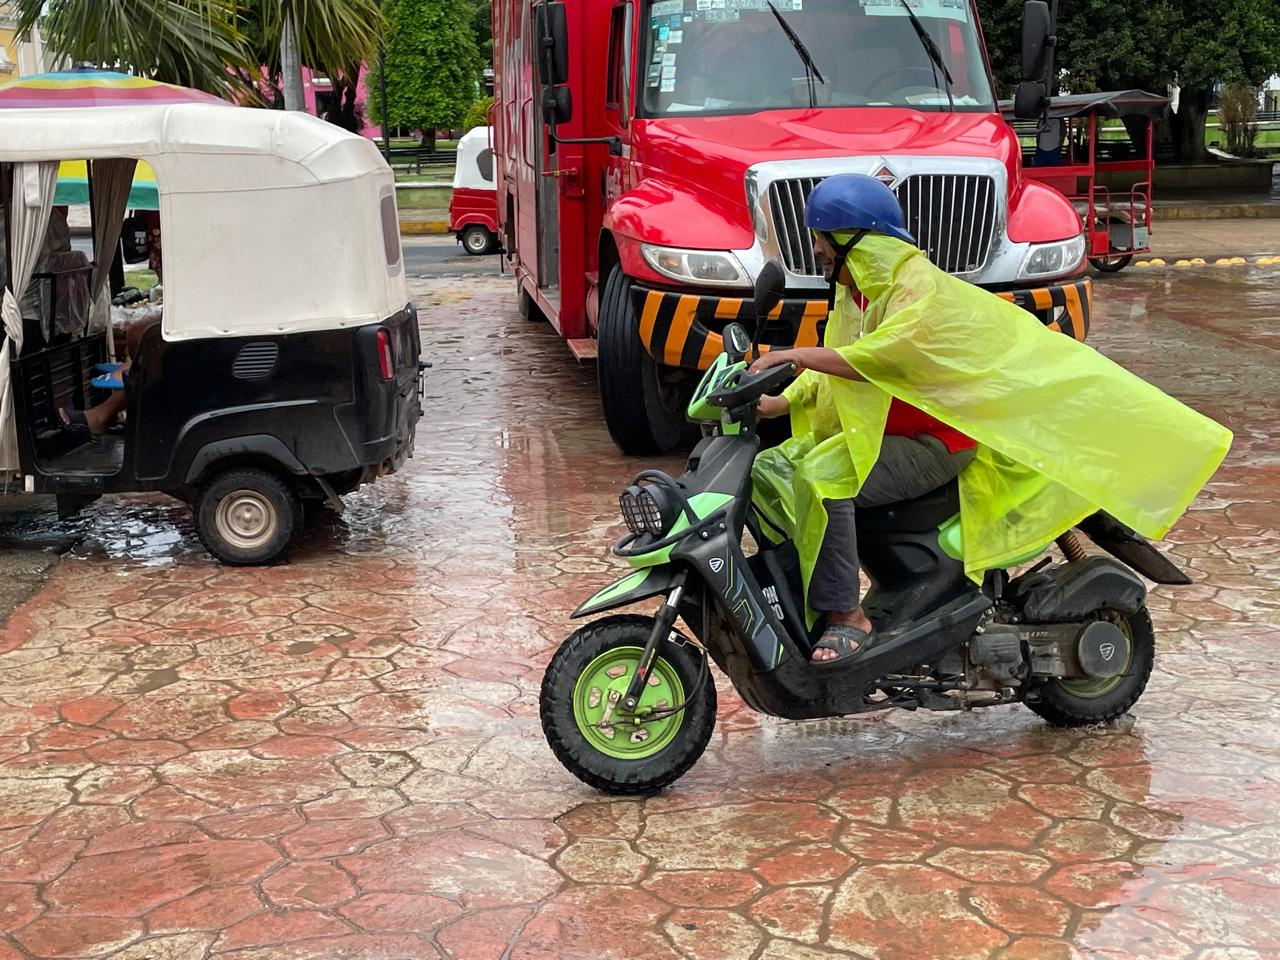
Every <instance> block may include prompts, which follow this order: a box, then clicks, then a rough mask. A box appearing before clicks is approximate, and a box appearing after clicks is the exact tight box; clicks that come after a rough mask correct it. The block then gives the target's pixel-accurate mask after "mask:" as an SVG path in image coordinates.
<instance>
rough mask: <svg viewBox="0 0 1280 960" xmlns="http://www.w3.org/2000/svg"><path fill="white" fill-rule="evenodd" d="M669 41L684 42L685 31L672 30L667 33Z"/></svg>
mask: <svg viewBox="0 0 1280 960" xmlns="http://www.w3.org/2000/svg"><path fill="white" fill-rule="evenodd" d="M667 43H669V44H670V43H684V31H683V30H672V31H671V32H670V33H669V34H667Z"/></svg>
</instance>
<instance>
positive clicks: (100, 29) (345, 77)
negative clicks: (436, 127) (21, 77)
mask: <svg viewBox="0 0 1280 960" xmlns="http://www.w3.org/2000/svg"><path fill="white" fill-rule="evenodd" d="M10 6H11V8H12V9H14V10H15V13H16V16H17V20H18V30H19V32H20V33H21V34H23V35H29V34H30V31H31V29H32V28H33V27H34V26H35V24H36V23H37V22H39V23H40V24H41V25H42V29H43V32H44V36H45V40H46V43H47V44H48V47H49V49H50V50H51V51H53V52H54V53H56V54H58V55H59V56H61V57H63V58H65V59H67V60H71V61H73V62H88V63H93V64H102V65H107V66H118V67H123V68H125V69H129V70H132V71H134V72H135V73H137V74H139V75H141V76H147V77H152V78H153V79H156V80H163V81H165V82H167V83H177V84H181V85H183V86H188V87H196V88H198V89H201V90H208V91H209V92H211V93H217V94H220V95H222V96H230V97H235V98H239V99H245V98H249V99H256V100H258V101H260V102H265V103H266V104H268V105H278V103H276V102H275V101H276V96H274V94H278V90H279V82H278V81H279V73H280V30H281V24H282V22H283V14H284V12H286V10H288V11H292V12H293V13H294V14H295V15H296V16H297V18H298V23H299V24H300V29H299V46H300V49H301V54H302V61H303V63H305V64H306V65H307V66H309V67H311V68H312V69H314V70H317V71H319V72H321V73H324V74H325V75H326V76H329V77H330V78H332V79H333V81H334V85H335V90H337V91H338V92H339V97H338V103H339V108H338V109H337V110H336V111H335V114H337V116H335V117H333V118H331V119H336V120H337V121H338V122H342V121H343V120H347V121H348V122H344V123H343V125H344V126H348V127H349V128H354V124H355V108H356V103H355V90H356V85H357V83H358V81H359V77H360V69H361V65H362V64H363V63H364V62H366V61H367V60H369V59H370V58H371V57H373V56H374V55H375V54H376V51H377V49H378V42H379V39H380V37H381V35H382V28H383V25H384V24H383V20H382V16H381V14H380V13H379V11H378V3H377V0H48V2H47V3H46V0H14V2H12V3H11V5H10Z"/></svg>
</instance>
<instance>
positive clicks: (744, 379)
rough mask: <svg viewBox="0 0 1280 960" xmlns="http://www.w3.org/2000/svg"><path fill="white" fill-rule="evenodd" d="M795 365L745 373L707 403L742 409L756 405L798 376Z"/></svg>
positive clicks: (789, 364) (784, 364) (710, 397)
mask: <svg viewBox="0 0 1280 960" xmlns="http://www.w3.org/2000/svg"><path fill="white" fill-rule="evenodd" d="M796 371H797V367H796V365H795V364H794V363H780V364H778V365H777V366H776V367H770V368H769V369H768V370H762V371H760V372H759V373H743V374H742V375H741V376H739V377H738V382H737V383H736V384H735V385H734V386H733V387H731V388H729V389H727V390H717V391H716V392H715V393H713V394H711V396H709V397H707V403H710V404H713V405H714V406H717V407H728V408H733V407H742V406H745V405H747V404H749V403H754V402H755V401H757V400H759V399H760V398H761V397H763V396H764V395H765V394H767V393H772V392H773V391H774V390H776V389H777V388H778V387H780V386H782V385H783V384H784V383H786V382H787V381H788V380H790V379H791V378H792V377H794V376H795V375H796Z"/></svg>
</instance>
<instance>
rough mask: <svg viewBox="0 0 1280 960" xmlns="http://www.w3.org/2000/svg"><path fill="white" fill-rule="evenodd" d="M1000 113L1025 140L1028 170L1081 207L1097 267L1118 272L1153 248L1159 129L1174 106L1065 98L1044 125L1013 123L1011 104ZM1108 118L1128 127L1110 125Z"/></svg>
mask: <svg viewBox="0 0 1280 960" xmlns="http://www.w3.org/2000/svg"><path fill="white" fill-rule="evenodd" d="M1000 109H1001V111H1002V112H1003V113H1004V115H1005V118H1006V119H1007V120H1008V121H1009V122H1010V123H1011V124H1012V125H1013V127H1014V129H1015V130H1017V132H1018V134H1019V137H1020V139H1021V140H1022V142H1023V170H1024V172H1025V173H1026V174H1027V175H1028V176H1029V177H1030V178H1031V179H1033V180H1039V181H1040V182H1041V183H1044V184H1047V185H1048V186H1051V187H1053V188H1054V189H1056V190H1058V191H1060V192H1061V193H1064V194H1066V196H1068V197H1069V198H1070V199H1071V202H1072V203H1073V204H1074V205H1075V208H1076V212H1077V213H1079V214H1080V220H1081V222H1082V223H1083V224H1084V227H1085V235H1086V239H1087V242H1088V246H1087V248H1086V251H1087V255H1088V257H1089V262H1090V263H1091V264H1092V265H1093V266H1094V267H1095V268H1096V269H1098V270H1101V271H1103V272H1105V273H1115V272H1117V271H1120V270H1123V269H1124V268H1125V267H1126V266H1128V265H1129V262H1130V261H1131V260H1132V259H1133V257H1134V255H1135V254H1141V253H1149V252H1150V251H1151V220H1152V205H1151V204H1152V187H1153V183H1154V180H1155V138H1154V125H1155V121H1157V120H1159V119H1161V118H1162V117H1164V116H1165V115H1166V113H1167V111H1168V109H1169V100H1168V98H1167V97H1160V96H1156V95H1155V94H1152V93H1146V92H1144V91H1142V90H1122V91H1113V92H1110V93H1090V94H1080V95H1072V96H1059V97H1054V98H1053V100H1052V101H1051V103H1050V105H1049V108H1048V111H1047V112H1046V114H1045V116H1044V117H1043V118H1042V119H1041V120H1040V121H1039V122H1035V121H1017V122H1015V121H1014V111H1013V103H1012V101H1005V102H1002V103H1001V104H1000ZM1107 120H1121V121H1123V123H1124V126H1123V128H1114V129H1113V128H1110V127H1107V126H1106V121H1107ZM1099 181H1104V182H1099Z"/></svg>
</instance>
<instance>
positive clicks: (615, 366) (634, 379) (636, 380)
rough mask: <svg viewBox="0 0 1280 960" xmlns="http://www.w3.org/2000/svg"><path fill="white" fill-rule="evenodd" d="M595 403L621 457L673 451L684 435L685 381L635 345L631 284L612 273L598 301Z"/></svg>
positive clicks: (637, 341) (617, 272) (619, 270)
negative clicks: (597, 393)
mask: <svg viewBox="0 0 1280 960" xmlns="http://www.w3.org/2000/svg"><path fill="white" fill-rule="evenodd" d="M598 349H599V357H598V362H597V366H598V367H599V375H600V403H601V405H602V406H603V407H604V422H605V426H607V427H608V428H609V436H611V437H612V438H613V442H614V443H616V444H617V445H618V449H620V450H621V451H622V452H623V453H627V454H631V455H632V456H645V455H649V454H655V453H666V452H667V451H669V450H672V449H673V448H675V447H676V446H677V445H678V444H679V443H680V441H681V439H682V438H683V437H684V435H685V433H686V432H687V431H688V430H689V421H688V417H687V416H686V408H687V407H688V403H689V390H690V387H691V386H692V384H691V383H690V382H689V379H688V377H685V376H683V374H682V373H681V372H680V371H678V370H675V369H673V368H671V367H667V366H664V365H662V364H660V363H658V362H656V361H655V360H654V359H653V357H651V356H649V352H648V351H647V350H645V348H644V345H643V344H642V343H641V342H640V324H639V321H638V319H637V318H636V314H635V309H634V307H633V306H632V303H631V280H630V279H629V278H628V277H627V275H626V274H625V273H623V272H622V268H621V267H614V268H613V271H612V272H611V273H610V274H609V279H608V281H607V282H606V283H605V287H604V295H603V296H602V297H601V299H600V330H599V343H598Z"/></svg>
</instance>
